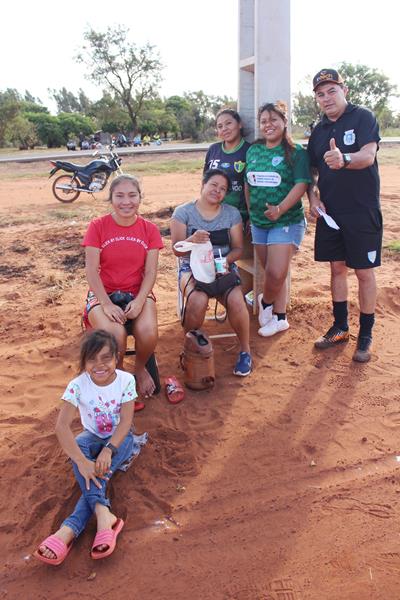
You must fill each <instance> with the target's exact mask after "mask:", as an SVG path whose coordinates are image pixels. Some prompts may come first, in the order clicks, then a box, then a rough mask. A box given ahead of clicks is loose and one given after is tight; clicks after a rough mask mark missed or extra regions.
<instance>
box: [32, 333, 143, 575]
mask: <svg viewBox="0 0 400 600" xmlns="http://www.w3.org/2000/svg"><path fill="white" fill-rule="evenodd" d="M117 360H118V344H117V340H116V339H115V337H114V336H113V335H112V334H111V333H108V332H106V331H104V330H95V331H92V332H90V333H88V334H86V336H85V338H84V339H83V342H82V345H81V351H80V363H79V375H78V377H76V378H75V379H73V380H72V381H71V382H70V383H69V384H68V386H67V388H66V390H65V392H64V394H63V396H62V399H63V400H64V403H63V405H62V407H61V411H60V414H59V416H58V419H57V424H56V434H57V437H58V440H59V442H60V445H61V447H62V449H63V450H64V452H65V453H66V454H67V455H68V456H69V458H70V459H71V461H72V468H73V471H74V475H75V478H76V480H77V482H78V484H79V487H80V488H81V491H82V496H81V497H80V498H79V500H78V502H77V504H76V506H75V509H74V511H73V513H72V514H71V515H70V516H69V517H67V519H65V521H64V522H63V523H62V525H61V527H60V528H59V529H58V530H57V531H56V532H55V533H54V534H53V535H50V536H49V537H47V538H46V539H45V540H44V541H43V542H42V543H41V544H40V546H39V547H38V549H37V550H36V552H35V553H34V556H35V557H36V558H37V559H38V560H40V561H42V562H44V563H47V564H50V565H59V564H61V563H62V562H63V561H64V560H65V558H66V557H67V555H68V553H69V551H70V550H71V547H72V544H73V541H74V539H75V538H76V537H78V535H80V533H82V531H83V530H84V529H85V527H86V525H87V523H88V521H89V519H90V517H91V516H92V514H93V513H94V514H95V515H96V519H97V534H96V536H95V538H94V542H93V545H92V550H91V556H92V558H93V559H99V558H105V557H106V556H109V555H110V554H112V552H113V551H114V548H115V544H116V541H117V536H118V534H119V533H120V531H121V529H122V528H123V526H124V521H123V520H122V519H120V518H117V517H116V516H115V515H114V514H113V513H112V512H111V510H110V501H109V500H108V499H107V498H106V485H107V481H109V479H110V478H111V476H112V475H113V474H114V473H115V471H116V470H117V469H121V470H126V468H127V466H129V464H130V461H131V460H132V458H133V457H134V456H135V455H136V454H138V453H139V452H140V445H142V444H144V443H145V441H146V434H143V436H135V435H133V433H132V432H131V425H132V417H133V413H134V400H135V398H136V396H137V394H136V388H135V379H134V377H133V375H132V374H131V373H127V372H125V371H120V370H118V369H116V364H117ZM76 409H78V410H79V413H80V417H81V422H82V425H83V427H84V430H83V431H82V432H81V433H80V434H79V435H78V436H77V437H76V438H74V435H73V433H72V430H71V424H72V421H73V419H74V417H75V413H76Z"/></svg>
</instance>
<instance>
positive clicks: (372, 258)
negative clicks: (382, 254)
mask: <svg viewBox="0 0 400 600" xmlns="http://www.w3.org/2000/svg"><path fill="white" fill-rule="evenodd" d="M368 260H369V262H370V263H372V264H374V262H375V261H376V250H372V251H371V252H368Z"/></svg>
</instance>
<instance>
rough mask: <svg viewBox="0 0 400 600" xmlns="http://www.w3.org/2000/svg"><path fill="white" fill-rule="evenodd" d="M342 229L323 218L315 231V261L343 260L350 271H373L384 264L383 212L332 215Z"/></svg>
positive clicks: (368, 210) (377, 210)
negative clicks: (382, 254)
mask: <svg viewBox="0 0 400 600" xmlns="http://www.w3.org/2000/svg"><path fill="white" fill-rule="evenodd" d="M332 217H333V218H334V219H335V221H336V223H337V224H338V225H339V227H340V229H339V230H337V229H332V227H329V226H328V225H327V224H326V223H325V221H324V219H323V218H322V217H319V218H318V219H317V227H316V231H315V246H314V256H315V260H317V261H321V262H333V261H344V262H345V263H346V265H347V266H348V267H350V268H351V269H372V268H373V267H379V266H380V264H381V250H382V213H381V211H380V210H379V209H378V208H376V209H366V210H365V211H364V212H362V213H357V214H342V215H332Z"/></svg>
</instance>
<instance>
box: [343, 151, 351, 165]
mask: <svg viewBox="0 0 400 600" xmlns="http://www.w3.org/2000/svg"><path fill="white" fill-rule="evenodd" d="M342 156H343V162H344V165H343V167H342V169H347V167H348V166H349V164H350V163H351V156H350V154H342Z"/></svg>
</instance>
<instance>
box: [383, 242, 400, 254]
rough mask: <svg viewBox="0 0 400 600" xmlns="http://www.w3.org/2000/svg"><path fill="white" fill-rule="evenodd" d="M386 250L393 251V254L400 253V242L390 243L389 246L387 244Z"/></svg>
mask: <svg viewBox="0 0 400 600" xmlns="http://www.w3.org/2000/svg"><path fill="white" fill-rule="evenodd" d="M385 248H386V249H387V250H391V251H392V252H400V240H394V241H393V242H388V243H387V244H385Z"/></svg>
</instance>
